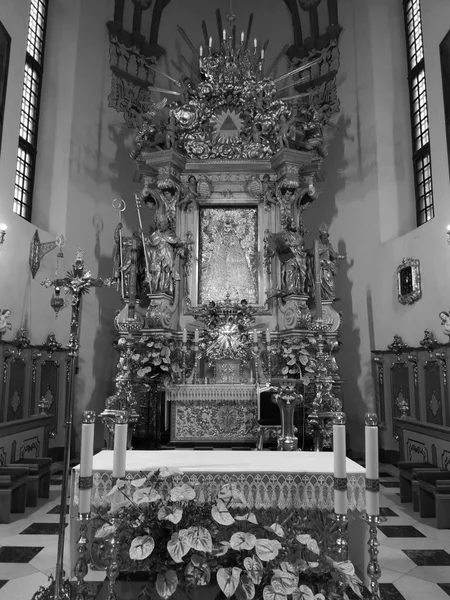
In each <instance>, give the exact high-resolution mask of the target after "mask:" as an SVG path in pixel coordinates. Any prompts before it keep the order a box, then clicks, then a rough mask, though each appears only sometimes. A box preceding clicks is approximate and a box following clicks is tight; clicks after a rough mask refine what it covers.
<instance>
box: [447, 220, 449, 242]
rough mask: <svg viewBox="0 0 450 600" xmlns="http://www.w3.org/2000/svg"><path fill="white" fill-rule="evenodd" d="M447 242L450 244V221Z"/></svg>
mask: <svg viewBox="0 0 450 600" xmlns="http://www.w3.org/2000/svg"><path fill="white" fill-rule="evenodd" d="M447 244H450V223H449V224H448V225H447Z"/></svg>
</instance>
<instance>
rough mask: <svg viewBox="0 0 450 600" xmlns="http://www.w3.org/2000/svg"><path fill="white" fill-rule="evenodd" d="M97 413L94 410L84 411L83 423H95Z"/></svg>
mask: <svg viewBox="0 0 450 600" xmlns="http://www.w3.org/2000/svg"><path fill="white" fill-rule="evenodd" d="M96 416H97V415H96V414H95V411H94V410H85V411H84V413H83V421H82V422H83V423H84V424H87V423H89V424H91V423H95V417H96Z"/></svg>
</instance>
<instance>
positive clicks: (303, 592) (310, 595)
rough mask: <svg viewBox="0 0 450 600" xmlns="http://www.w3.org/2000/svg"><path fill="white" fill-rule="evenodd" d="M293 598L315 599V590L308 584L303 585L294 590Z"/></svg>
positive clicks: (298, 599)
mask: <svg viewBox="0 0 450 600" xmlns="http://www.w3.org/2000/svg"><path fill="white" fill-rule="evenodd" d="M292 600H314V592H313V591H312V589H311V588H310V587H309V586H307V585H301V586H300V587H299V588H298V589H296V590H294V591H293V592H292Z"/></svg>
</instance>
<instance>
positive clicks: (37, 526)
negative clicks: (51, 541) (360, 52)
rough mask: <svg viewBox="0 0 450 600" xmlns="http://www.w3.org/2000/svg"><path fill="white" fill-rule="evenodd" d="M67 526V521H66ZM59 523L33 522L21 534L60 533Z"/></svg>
mask: <svg viewBox="0 0 450 600" xmlns="http://www.w3.org/2000/svg"><path fill="white" fill-rule="evenodd" d="M66 527H67V523H66ZM58 531H59V523H39V522H38V523H32V524H31V525H29V526H28V527H27V528H26V529H24V530H23V531H21V532H20V535H58Z"/></svg>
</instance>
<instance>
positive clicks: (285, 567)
mask: <svg viewBox="0 0 450 600" xmlns="http://www.w3.org/2000/svg"><path fill="white" fill-rule="evenodd" d="M280 567H281V569H282V570H283V571H287V572H288V573H293V574H294V575H297V573H298V569H297V567H296V566H295V565H293V564H292V563H290V562H286V561H285V560H284V561H283V562H282V563H280Z"/></svg>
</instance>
